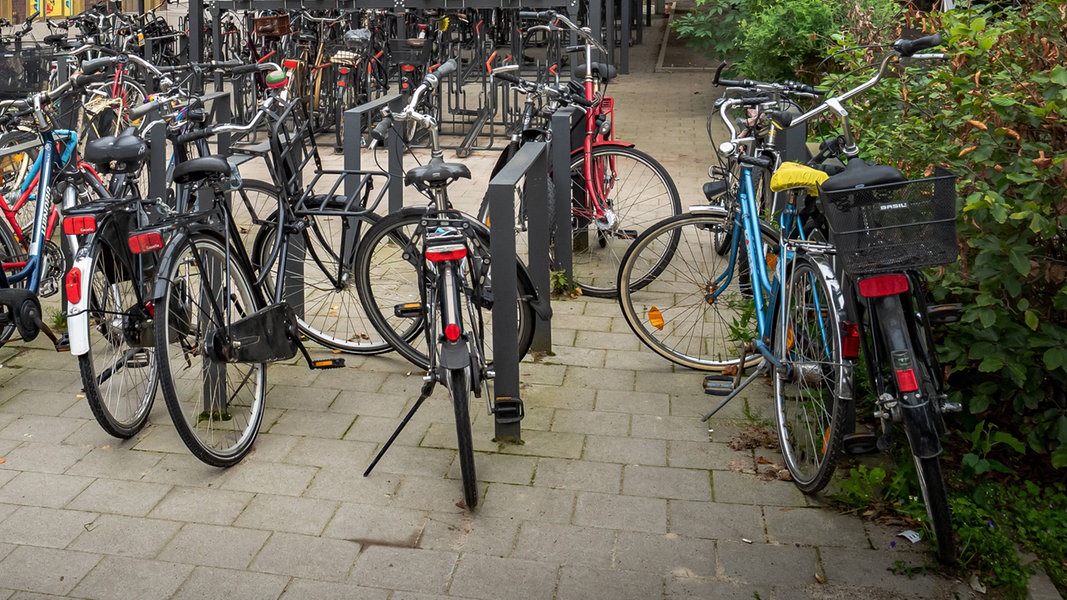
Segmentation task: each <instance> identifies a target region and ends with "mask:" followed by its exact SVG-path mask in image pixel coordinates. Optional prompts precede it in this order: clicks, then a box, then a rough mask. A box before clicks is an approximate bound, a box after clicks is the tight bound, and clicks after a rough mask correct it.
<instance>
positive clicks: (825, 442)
mask: <svg viewBox="0 0 1067 600" xmlns="http://www.w3.org/2000/svg"><path fill="white" fill-rule="evenodd" d="M829 448H830V428H829V427H827V428H826V430H825V431H823V434H822V453H823V455H825V454H826V451H827V450H828V449H829Z"/></svg>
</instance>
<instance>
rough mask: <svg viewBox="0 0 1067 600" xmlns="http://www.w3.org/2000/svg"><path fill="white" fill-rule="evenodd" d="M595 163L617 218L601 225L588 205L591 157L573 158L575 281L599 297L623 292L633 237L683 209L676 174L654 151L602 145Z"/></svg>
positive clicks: (595, 153)
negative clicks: (622, 266) (622, 273)
mask: <svg viewBox="0 0 1067 600" xmlns="http://www.w3.org/2000/svg"><path fill="white" fill-rule="evenodd" d="M591 157H592V159H593V161H594V164H593V165H591V167H592V170H593V172H594V177H596V178H597V183H596V184H590V185H597V186H601V187H610V191H609V194H608V198H607V199H606V203H607V204H608V208H610V209H611V210H612V211H613V212H614V214H615V221H614V222H612V223H609V224H607V225H605V226H604V228H601V227H600V226H598V225H597V224H596V222H595V221H594V218H593V214H592V213H591V209H589V208H587V207H586V206H585V190H586V183H587V182H586V181H585V176H584V165H585V155H584V153H582V152H578V153H576V154H575V155H574V156H572V157H571V194H572V198H571V202H572V210H571V222H572V250H573V264H572V266H573V277H574V283H575V284H576V285H577V286H578V287H579V288H581V290H582V293H583V294H584V295H586V296H591V297H593V298H614V297H616V296H617V295H618V288H616V287H615V286H616V283H617V281H618V272H619V263H620V262H621V260H622V255H623V254H625V252H626V249H627V248H628V247H629V246H630V244H631V241H632V240H633V239H635V238H636V237H637V236H638V235H640V234H641V232H643V231H645V230H646V229H648V228H649V227H651V226H652V225H653V224H654V223H657V222H659V221H661V220H662V219H665V218H667V217H670V216H673V215H677V214H680V213H681V212H682V200H681V197H680V196H679V194H678V188H677V186H675V184H674V180H673V179H671V176H670V174H669V173H668V172H667V170H666V169H664V168H663V165H661V164H660V163H659V162H658V161H656V159H654V158H652V157H651V156H649V155H648V154H646V153H644V152H642V151H640V150H638V149H636V148H631V147H627V146H623V145H614V144H613V145H605V146H596V147H594V148H593V150H592V154H591Z"/></svg>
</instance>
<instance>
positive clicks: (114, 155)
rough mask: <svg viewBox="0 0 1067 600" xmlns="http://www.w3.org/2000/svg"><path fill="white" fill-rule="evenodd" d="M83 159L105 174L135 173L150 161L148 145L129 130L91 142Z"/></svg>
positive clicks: (87, 145)
mask: <svg viewBox="0 0 1067 600" xmlns="http://www.w3.org/2000/svg"><path fill="white" fill-rule="evenodd" d="M82 158H83V159H84V160H85V161H86V162H88V163H91V164H93V165H96V167H97V169H98V170H99V171H101V172H103V173H127V174H129V173H134V172H136V171H138V170H140V168H141V167H142V166H144V163H145V161H146V160H148V144H147V143H146V142H145V141H144V140H143V139H141V138H140V137H138V136H137V134H136V133H134V132H133V131H132V130H128V131H125V132H123V133H122V135H118V136H114V135H109V136H106V137H102V138H97V139H95V140H92V141H90V142H89V143H87V144H86V145H85V152H84V153H83V155H82Z"/></svg>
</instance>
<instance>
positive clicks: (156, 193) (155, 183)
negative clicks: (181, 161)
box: [145, 109, 167, 198]
mask: <svg viewBox="0 0 1067 600" xmlns="http://www.w3.org/2000/svg"><path fill="white" fill-rule="evenodd" d="M146 118H147V119H151V123H152V126H151V128H149V130H148V131H146V132H145V139H147V140H148V152H149V155H148V197H149V198H166V196H167V124H166V123H164V122H163V121H159V120H157V119H158V118H159V110H158V109H153V110H152V112H151V114H149V115H148V116H147V117H146Z"/></svg>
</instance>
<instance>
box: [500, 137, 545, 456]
mask: <svg viewBox="0 0 1067 600" xmlns="http://www.w3.org/2000/svg"><path fill="white" fill-rule="evenodd" d="M547 146H548V144H547V143H545V142H527V143H526V144H524V145H523V146H522V147H521V148H519V151H518V152H516V153H515V156H514V157H512V159H511V160H510V161H508V163H507V164H506V165H504V168H503V169H501V170H500V172H499V173H497V174H496V177H493V179H492V181H490V182H489V203H490V206H491V209H490V210H491V211H492V212H493V214H494V215H495V218H493V220H492V222H491V224H490V231H489V239H490V240H491V241H490V248H489V249H490V254H491V255H492V256H493V257H494V259H493V264H494V267H493V298H494V299H493V369H494V370H495V371H496V379H495V380H494V390H495V396H496V397H495V398H493V408H494V420H495V423H496V435H495V437H494V439H495V440H496V441H498V442H515V443H518V442H521V441H522V415H523V405H522V398H521V396H520V394H519V347H518V332H517V330H516V327H517V326H516V323H517V321H518V318H519V315H518V307H517V306H516V302H517V301H518V298H517V297H516V289H517V288H518V272H517V270H516V267H515V265H516V262H517V259H516V256H515V232H514V231H513V230H512V223H514V222H515V186H516V185H517V184H518V182H519V180H520V179H522V178H523V177H524V176H525V177H526V189H525V193H526V195H527V197H528V198H547V192H548V177H547V174H548V152H547ZM547 213H548V211H547V210H536V209H535V210H530V211H528V218H529V219H530V235H529V240H530V241H529V243H530V263H531V264H530V277H531V278H533V281H534V286H535V287H536V288H537V290H538V294H539V295H540V294H545V295H544V296H542V297H544V298H547V297H548V295H547V292H548V218H547ZM535 259H536V266H535ZM538 325H541V323H540V322H539V323H538ZM546 325H547V323H546ZM535 343H536V341H535Z"/></svg>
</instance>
